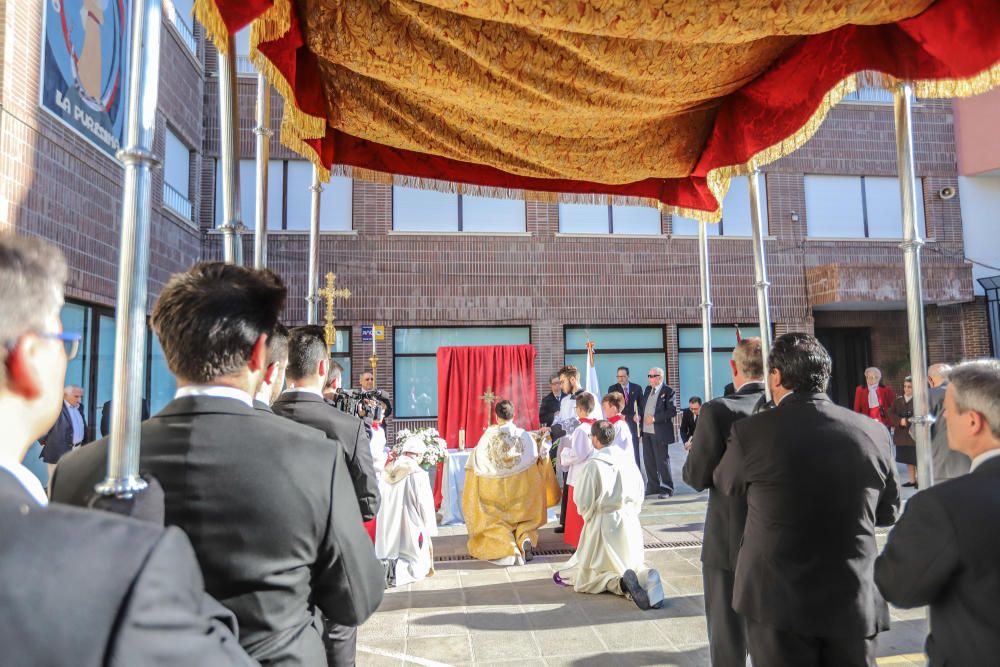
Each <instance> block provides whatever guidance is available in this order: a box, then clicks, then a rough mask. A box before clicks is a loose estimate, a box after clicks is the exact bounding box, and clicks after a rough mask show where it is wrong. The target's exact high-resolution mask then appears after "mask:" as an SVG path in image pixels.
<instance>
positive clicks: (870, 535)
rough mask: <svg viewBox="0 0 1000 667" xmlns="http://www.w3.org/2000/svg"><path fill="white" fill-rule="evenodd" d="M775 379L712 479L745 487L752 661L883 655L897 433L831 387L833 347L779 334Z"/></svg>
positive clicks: (744, 581) (844, 661)
mask: <svg viewBox="0 0 1000 667" xmlns="http://www.w3.org/2000/svg"><path fill="white" fill-rule="evenodd" d="M768 365H769V366H770V374H769V375H768V378H767V381H768V384H769V385H770V388H771V393H772V395H773V396H774V402H775V404H776V406H777V407H775V408H774V409H773V410H769V411H766V412H761V413H759V414H756V415H754V416H752V417H748V418H746V419H742V420H740V421H737V422H736V423H734V424H733V426H732V431H731V433H730V436H729V443H728V445H727V446H726V453H725V454H724V455H723V457H722V461H721V462H720V463H719V466H718V467H717V468H716V470H715V474H714V475H713V482H714V484H715V487H716V488H717V489H719V490H720V491H721V492H723V493H726V494H729V495H745V496H746V498H747V521H746V527H745V528H744V531H743V544H742V545H741V546H740V552H739V556H738V558H737V561H736V581H735V586H734V591H733V608H734V609H735V610H736V611H737V612H739V613H740V615H741V616H743V617H744V618H746V620H747V644H748V648H749V650H750V657H751V658H752V659H753V663H754V664H755V665H768V666H769V667H770V666H771V665H778V666H780V665H838V666H839V665H843V666H844V667H851V666H853V665H870V666H872V667H874V665H875V635H876V633H878V632H879V631H881V630H885V629H887V628H888V626H889V613H888V612H889V610H888V607H887V606H886V604H885V601H884V600H883V599H882V596H881V595H880V594H879V592H878V590H877V589H876V588H875V582H874V580H873V578H872V567H873V565H874V562H875V556H876V553H877V548H876V545H875V527H876V526H888V525H892V523H893V522H895V520H896V513H897V512H898V509H899V486H898V484H897V480H896V466H895V463H894V462H893V461H892V460H891V458H890V451H891V448H890V446H889V444H890V443H889V432H888V431H886V429H885V427H884V426H882V425H881V424H880V423H878V422H876V421H874V420H872V419H869V418H868V417H866V416H864V415H860V414H858V413H855V412H852V411H850V410H848V409H846V408H842V407H840V406H838V405H835V404H834V403H833V402H832V401H831V400H830V398H829V396H827V395H826V394H825V393H824V392H825V390H826V386H827V383H828V381H829V379H830V366H831V363H830V355H829V354H828V353H827V351H826V350H825V349H823V346H822V345H820V343H819V341H817V340H816V338H814V337H813V336H811V335H809V334H803V333H790V334H785V335H784V336H779V337H778V338H777V339H776V340H775V341H774V345H773V347H772V349H771V353H770V355H769V357H768Z"/></svg>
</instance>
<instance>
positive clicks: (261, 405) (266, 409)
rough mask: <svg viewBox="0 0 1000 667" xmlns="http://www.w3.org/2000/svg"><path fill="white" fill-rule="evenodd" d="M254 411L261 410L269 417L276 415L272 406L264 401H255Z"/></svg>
mask: <svg viewBox="0 0 1000 667" xmlns="http://www.w3.org/2000/svg"><path fill="white" fill-rule="evenodd" d="M253 409H254V410H260V411H261V412H265V413H267V414H269V415H273V414H274V410H272V409H271V406H270V405H268V404H267V403H265V402H264V401H258V400H257V399H256V398H255V399H253Z"/></svg>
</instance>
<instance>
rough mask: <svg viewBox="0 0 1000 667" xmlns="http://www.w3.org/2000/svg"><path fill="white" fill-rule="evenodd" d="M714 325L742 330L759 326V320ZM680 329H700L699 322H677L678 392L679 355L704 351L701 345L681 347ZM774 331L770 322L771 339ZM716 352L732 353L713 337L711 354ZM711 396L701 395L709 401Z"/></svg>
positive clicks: (715, 324) (678, 388) (679, 380)
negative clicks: (717, 343) (717, 344)
mask: <svg viewBox="0 0 1000 667" xmlns="http://www.w3.org/2000/svg"><path fill="white" fill-rule="evenodd" d="M716 327H718V328H719V329H737V328H738V329H740V330H741V331H742V330H744V329H752V328H757V329H759V328H760V322H738V323H731V322H712V328H713V329H715V328H716ZM682 329H697V330H699V331H700V330H701V325H700V324H678V325H677V387H675V389H676V390H677V391H678V392H680V390H681V387H680V384H681V375H680V372H681V363H680V362H681V355H682V354H702V355H703V354H704V353H705V351H704V349H703V348H701V347H681V330H682ZM774 332H775V323H774V322H771V340H774ZM717 352H728V353H730V354H732V352H733V348H731V347H729V346H716V345H715V340H714V339H713V341H712V354H715V353H717ZM766 379H767V378H765V380H766ZM712 380H713V386H714V380H715V378H712ZM699 395H700V394H699ZM721 395H722V394H721V393H720V396H721ZM712 398H714V397H713V396H709V397H707V398H706V397H702V401H709V400H711V399H712Z"/></svg>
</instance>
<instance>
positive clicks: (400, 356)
mask: <svg viewBox="0 0 1000 667" xmlns="http://www.w3.org/2000/svg"><path fill="white" fill-rule="evenodd" d="M408 329H527V330H528V343H527V344H528V345H532V344H533V342H532V341H533V338H532V336H533V331H532V326H531V325H530V324H500V325H496V324H469V325H465V324H432V325H419V324H415V325H408V326H403V327H393V328H392V397H393V398H394V399H395V401H396V404H395V408H394V409H393V414H394V415H396V413H398V412H399V404H400V399H399V397H400V393H399V391H397V384H398V382H399V376H398V374H397V373H396V360H397V359H413V358H427V357H431V358H436V357H437V350H434V351H433V352H396V333H397V332H399V331H406V330H408ZM438 347H439V348H440V347H442V346H441V345H438ZM445 347H447V346H445ZM437 418H438V415H437V414H432V415H427V416H417V417H409V416H408V417H398V416H397V417H396V420H397V421H398V420H424V421H427V420H434V419H437Z"/></svg>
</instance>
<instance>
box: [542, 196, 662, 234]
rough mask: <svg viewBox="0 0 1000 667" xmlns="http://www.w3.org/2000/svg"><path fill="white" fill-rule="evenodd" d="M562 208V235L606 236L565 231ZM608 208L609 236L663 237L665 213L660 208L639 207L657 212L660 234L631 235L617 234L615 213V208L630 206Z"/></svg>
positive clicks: (560, 231) (609, 205) (560, 221)
mask: <svg viewBox="0 0 1000 667" xmlns="http://www.w3.org/2000/svg"><path fill="white" fill-rule="evenodd" d="M584 205H585V206H586V204H584ZM595 205H596V204H595ZM561 206H562V203H560V208H559V233H560V234H576V235H580V236H595V235H597V236H604V233H603V232H571V231H566V230H564V229H563V228H562V224H563V216H562V208H561ZM607 206H608V235H609V236H616V237H619V238H628V237H630V236H632V237H635V238H644V237H649V236H663V213H662V212H661V211H660V209H658V208H656V209H654V208H653V207H652V206H639V207H637V208H649V209H651V210H655V211H656V213H657V218H658V220H659V231H658V232H656V233H655V234H629V233H627V232H616V231H615V213H614V207H615V206H629V204H614V203H611V204H608V205H607Z"/></svg>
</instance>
